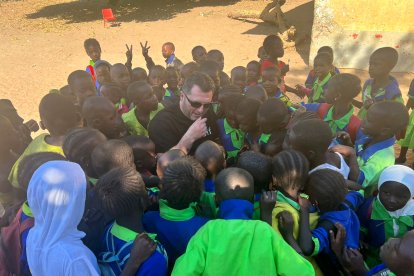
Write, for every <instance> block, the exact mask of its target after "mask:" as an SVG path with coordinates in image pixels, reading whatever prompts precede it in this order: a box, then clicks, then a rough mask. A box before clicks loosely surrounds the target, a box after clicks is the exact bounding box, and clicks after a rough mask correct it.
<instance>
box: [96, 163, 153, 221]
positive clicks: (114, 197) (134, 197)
mask: <svg viewBox="0 0 414 276" xmlns="http://www.w3.org/2000/svg"><path fill="white" fill-rule="evenodd" d="M95 191H96V193H97V196H98V198H99V200H100V201H101V204H102V208H103V210H104V212H105V213H107V214H108V215H109V216H111V217H113V218H115V219H118V218H121V217H124V216H128V215H129V214H131V213H132V212H136V211H138V210H139V211H141V212H142V213H143V212H144V211H145V209H146V208H147V206H148V203H149V198H148V194H147V191H146V189H145V184H144V181H143V180H142V177H141V175H140V174H139V173H138V172H137V171H136V170H134V169H132V168H114V169H112V170H110V171H109V172H107V173H105V174H104V175H102V176H101V177H100V178H99V180H98V182H97V183H96V186H95Z"/></svg>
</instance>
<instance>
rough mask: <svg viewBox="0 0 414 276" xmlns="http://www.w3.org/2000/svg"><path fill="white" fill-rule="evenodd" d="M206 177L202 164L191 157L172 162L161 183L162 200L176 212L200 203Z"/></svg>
mask: <svg viewBox="0 0 414 276" xmlns="http://www.w3.org/2000/svg"><path fill="white" fill-rule="evenodd" d="M205 175H206V172H205V170H204V168H203V167H202V166H201V164H200V163H199V162H198V161H197V160H195V159H194V158H192V157H190V156H188V157H182V158H180V159H177V160H175V161H173V162H171V163H170V164H168V166H167V168H166V169H165V171H164V177H163V178H162V180H161V182H160V185H161V191H160V193H159V197H160V199H163V200H166V201H167V203H168V206H170V207H171V208H173V209H176V210H182V209H186V208H188V207H189V206H190V204H191V203H193V202H199V201H200V197H201V193H202V191H203V181H204V178H205Z"/></svg>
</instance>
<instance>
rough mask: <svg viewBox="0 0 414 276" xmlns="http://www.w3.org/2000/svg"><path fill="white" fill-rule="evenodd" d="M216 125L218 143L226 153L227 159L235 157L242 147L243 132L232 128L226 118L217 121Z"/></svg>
mask: <svg viewBox="0 0 414 276" xmlns="http://www.w3.org/2000/svg"><path fill="white" fill-rule="evenodd" d="M217 125H218V129H219V133H220V141H221V144H222V145H223V147H224V150H225V151H226V153H227V157H228V158H231V157H236V156H237V154H239V152H240V149H241V148H242V147H243V145H244V139H245V134H244V132H243V131H241V130H240V129H235V128H232V127H231V126H230V124H229V123H228V121H227V119H226V118H224V119H219V120H217Z"/></svg>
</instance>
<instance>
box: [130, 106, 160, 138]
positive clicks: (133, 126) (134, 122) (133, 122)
mask: <svg viewBox="0 0 414 276" xmlns="http://www.w3.org/2000/svg"><path fill="white" fill-rule="evenodd" d="M163 108H164V107H163V106H162V104H160V103H159V104H158V108H157V110H154V111H151V113H150V121H151V120H152V118H154V116H155V115H156V114H157V113H158V112H159V111H160V110H162V109H163ZM135 110H136V107H134V108H133V109H131V110H130V111H128V112H127V113H124V114H122V120H123V121H124V123H125V126H126V127H127V130H128V132H129V134H132V135H144V136H148V130H147V128H146V127H144V126H143V125H141V123H140V122H139V121H138V119H137V116H135Z"/></svg>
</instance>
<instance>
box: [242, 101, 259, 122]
mask: <svg viewBox="0 0 414 276" xmlns="http://www.w3.org/2000/svg"><path fill="white" fill-rule="evenodd" d="M260 105H261V102H260V101H258V100H256V99H251V98H247V97H246V98H244V99H243V100H242V101H240V103H239V104H238V106H237V109H236V113H237V114H240V115H243V116H246V117H248V118H252V119H254V120H256V117H257V111H258V110H259V108H260Z"/></svg>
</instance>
